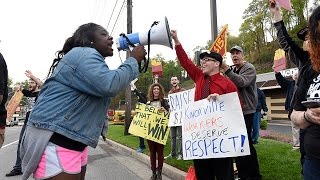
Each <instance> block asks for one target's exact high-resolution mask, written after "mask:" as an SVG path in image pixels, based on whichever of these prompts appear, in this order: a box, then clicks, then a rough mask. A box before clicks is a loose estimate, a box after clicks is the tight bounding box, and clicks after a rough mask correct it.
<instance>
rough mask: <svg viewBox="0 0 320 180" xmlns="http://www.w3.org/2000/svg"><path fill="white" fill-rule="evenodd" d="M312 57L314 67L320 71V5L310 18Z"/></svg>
mask: <svg viewBox="0 0 320 180" xmlns="http://www.w3.org/2000/svg"><path fill="white" fill-rule="evenodd" d="M309 37H310V38H309V40H310V49H309V52H310V58H311V63H312V67H313V69H314V70H315V71H317V72H320V6H318V7H317V8H316V9H315V10H314V11H313V13H312V14H311V16H310V18H309Z"/></svg>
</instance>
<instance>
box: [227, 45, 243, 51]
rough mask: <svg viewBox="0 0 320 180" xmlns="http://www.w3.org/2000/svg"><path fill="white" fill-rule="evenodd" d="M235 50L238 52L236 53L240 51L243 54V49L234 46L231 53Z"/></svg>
mask: <svg viewBox="0 0 320 180" xmlns="http://www.w3.org/2000/svg"><path fill="white" fill-rule="evenodd" d="M233 50H236V51H240V52H243V49H242V47H240V46H237V45H236V46H233V47H232V48H231V49H230V52H231V51H233Z"/></svg>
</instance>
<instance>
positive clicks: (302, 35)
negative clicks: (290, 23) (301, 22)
mask: <svg viewBox="0 0 320 180" xmlns="http://www.w3.org/2000/svg"><path fill="white" fill-rule="evenodd" d="M308 30H309V28H308V26H306V27H304V28H302V29H300V31H298V33H297V36H298V38H299V39H301V40H303V41H304V40H305V38H306V35H307V34H308Z"/></svg>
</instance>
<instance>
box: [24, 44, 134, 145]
mask: <svg viewBox="0 0 320 180" xmlns="http://www.w3.org/2000/svg"><path fill="white" fill-rule="evenodd" d="M138 74H139V72H138V63H137V61H136V60H135V59H134V58H132V57H130V58H128V59H127V60H126V61H125V62H124V63H123V64H122V65H121V66H120V67H119V68H118V69H116V70H110V69H109V68H108V66H107V64H106V63H105V61H104V58H103V57H102V56H101V55H100V53H99V52H98V51H97V50H96V49H94V48H88V47H76V48H73V49H72V50H71V51H69V52H68V53H67V54H66V55H65V56H64V57H63V58H62V59H61V60H60V63H59V64H58V66H57V67H56V69H55V70H54V72H53V74H52V75H51V77H50V78H49V79H47V81H46V82H45V83H44V85H43V87H42V90H41V92H40V94H39V97H38V100H37V102H36V104H35V106H34V109H33V110H32V112H31V114H30V117H29V122H28V126H34V127H36V128H42V129H47V130H50V131H53V132H56V133H59V134H61V135H64V136H66V137H68V138H70V139H72V140H75V141H79V142H81V143H83V144H86V145H89V146H91V147H96V146H97V144H98V139H99V135H100V132H101V130H102V127H103V124H104V121H105V116H106V115H105V114H106V109H107V108H108V106H109V104H110V101H111V98H112V97H114V96H115V95H117V93H119V92H120V91H122V90H124V89H125V88H126V87H127V86H128V85H129V83H130V82H131V81H132V80H133V79H135V78H136V77H137V76H138Z"/></svg>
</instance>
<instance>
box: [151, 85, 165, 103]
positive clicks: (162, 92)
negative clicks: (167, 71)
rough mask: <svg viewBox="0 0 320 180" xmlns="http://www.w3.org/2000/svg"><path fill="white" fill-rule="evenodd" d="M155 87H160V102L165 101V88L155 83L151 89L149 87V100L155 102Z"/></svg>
mask: <svg viewBox="0 0 320 180" xmlns="http://www.w3.org/2000/svg"><path fill="white" fill-rule="evenodd" d="M155 86H158V87H159V91H160V92H159V100H160V101H163V100H164V96H165V95H164V88H163V86H162V85H161V84H159V83H154V84H152V85H151V86H150V87H149V91H148V98H149V100H150V101H153V100H154V97H153V88H154V87H155Z"/></svg>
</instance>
